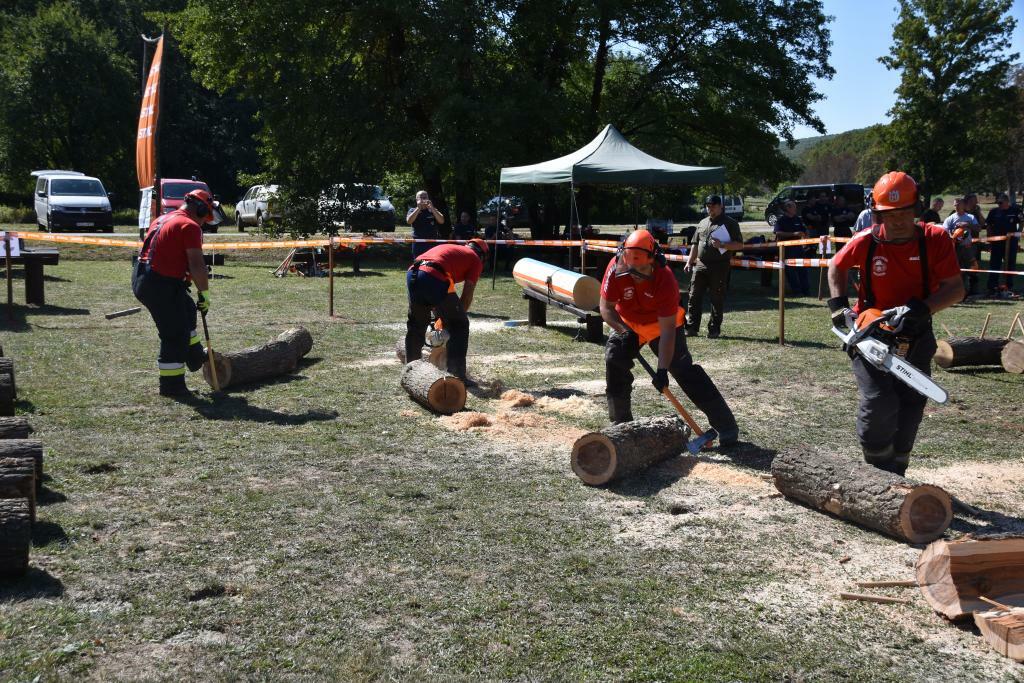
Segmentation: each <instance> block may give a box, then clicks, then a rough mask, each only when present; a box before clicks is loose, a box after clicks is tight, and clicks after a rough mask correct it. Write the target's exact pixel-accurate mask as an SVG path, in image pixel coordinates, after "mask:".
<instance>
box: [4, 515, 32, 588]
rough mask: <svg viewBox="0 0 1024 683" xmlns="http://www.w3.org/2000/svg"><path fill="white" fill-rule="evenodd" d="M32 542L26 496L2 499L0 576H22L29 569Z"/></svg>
mask: <svg viewBox="0 0 1024 683" xmlns="http://www.w3.org/2000/svg"><path fill="white" fill-rule="evenodd" d="M31 543H32V517H31V512H30V511H29V505H28V501H27V500H25V499H24V498H8V499H6V500H5V499H0V576H3V577H15V576H21V575H22V574H24V573H25V572H26V571H28V550H29V546H30V545H31Z"/></svg>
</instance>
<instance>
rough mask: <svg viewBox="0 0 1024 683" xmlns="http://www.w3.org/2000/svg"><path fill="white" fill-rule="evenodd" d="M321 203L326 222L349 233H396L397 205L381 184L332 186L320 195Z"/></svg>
mask: <svg viewBox="0 0 1024 683" xmlns="http://www.w3.org/2000/svg"><path fill="white" fill-rule="evenodd" d="M319 204H320V206H319V208H320V214H321V215H322V216H324V217H325V218H326V220H328V221H330V222H331V223H333V224H334V225H335V226H337V227H344V228H345V230H346V231H348V232H366V231H368V230H369V231H377V232H394V231H395V222H396V220H397V216H396V214H395V206H394V205H393V204H392V203H391V198H390V197H388V196H387V195H386V194H384V189H383V188H382V187H381V186H380V185H368V184H366V183H353V184H352V186H351V187H347V186H346V185H344V184H340V183H339V184H336V185H331V186H330V187H329V188H327V190H325V191H324V193H323V194H322V195H321V196H320V203H319ZM403 218H404V217H403Z"/></svg>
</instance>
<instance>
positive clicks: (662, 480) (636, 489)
mask: <svg viewBox="0 0 1024 683" xmlns="http://www.w3.org/2000/svg"><path fill="white" fill-rule="evenodd" d="M777 452H778V451H774V450H771V449H767V448H761V447H760V446H758V445H757V444H753V443H750V442H749V441H740V442H739V443H737V444H736V445H735V446H729V447H721V446H720V447H718V448H717V449H715V450H710V451H702V452H701V454H700V455H698V456H696V457H694V456H692V455H690V454H689V453H684V454H682V455H681V456H680V457H677V458H671V459H669V460H666V461H665V462H663V463H661V464H660V465H658V466H656V467H652V468H651V469H649V470H647V471H645V472H643V473H641V474H638V475H637V476H634V477H630V478H628V479H623V480H622V481H619V482H616V483H613V484H612V485H611V486H609V487H608V490H609V491H612V492H614V493H617V494H619V495H622V496H632V497H637V498H649V497H651V496H654V495H657V494H658V493H659V492H660V491H661V490H662V489H666V488H668V487H669V486H671V485H672V484H674V483H676V482H677V481H679V480H680V479H685V478H686V477H687V476H689V474H690V472H692V471H693V468H694V467H696V466H697V463H699V462H709V463H718V464H721V463H731V464H733V465H737V466H739V467H743V468H745V469H751V470H756V471H758V472H770V471H771V468H772V460H774V459H775V455H776V453H777Z"/></svg>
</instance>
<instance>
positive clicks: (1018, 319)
mask: <svg viewBox="0 0 1024 683" xmlns="http://www.w3.org/2000/svg"><path fill="white" fill-rule="evenodd" d="M1019 322H1020V311H1017V314H1016V315H1015V316H1013V321H1012V322H1011V323H1010V329H1009V331H1008V332H1007V333H1006V338H1007V339H1009V338H1010V337H1012V336H1013V328H1014V326H1016V325H1017V323H1019Z"/></svg>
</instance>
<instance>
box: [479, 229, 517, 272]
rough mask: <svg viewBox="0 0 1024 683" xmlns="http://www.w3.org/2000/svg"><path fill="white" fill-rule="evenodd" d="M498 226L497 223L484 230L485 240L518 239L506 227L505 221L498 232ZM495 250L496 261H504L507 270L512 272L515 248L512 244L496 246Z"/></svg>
mask: <svg viewBox="0 0 1024 683" xmlns="http://www.w3.org/2000/svg"><path fill="white" fill-rule="evenodd" d="M497 225H498V224H497V221H495V222H494V223H491V224H489V225H488V226H487V227H486V228H484V239H486V240H493V239H499V240H514V239H515V238H516V233H515V232H513V230H512V229H511V228H509V227H508V226H507V225H505V221H502V222H501V230H497ZM495 235H497V237H495ZM495 249H496V251H495V260H496V261H498V260H504V262H505V266H504V268H505V270H512V259H513V256H514V251H513V249H514V247H513V246H512V245H511V244H499V245H495Z"/></svg>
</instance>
